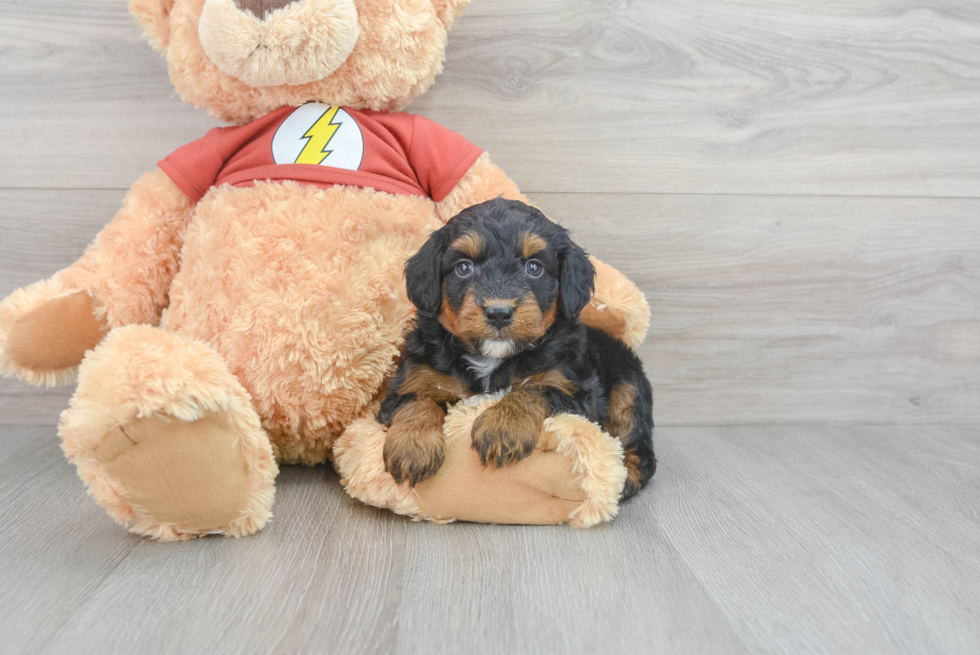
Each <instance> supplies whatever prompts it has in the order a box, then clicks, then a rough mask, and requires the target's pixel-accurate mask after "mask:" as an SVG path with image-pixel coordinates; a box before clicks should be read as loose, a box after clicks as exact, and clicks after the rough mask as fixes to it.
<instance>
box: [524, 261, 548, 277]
mask: <svg viewBox="0 0 980 655" xmlns="http://www.w3.org/2000/svg"><path fill="white" fill-rule="evenodd" d="M524 272H525V273H527V276H528V277H541V274H542V273H544V264H542V263H541V262H539V261H538V260H537V259H529V260H527V263H526V264H524Z"/></svg>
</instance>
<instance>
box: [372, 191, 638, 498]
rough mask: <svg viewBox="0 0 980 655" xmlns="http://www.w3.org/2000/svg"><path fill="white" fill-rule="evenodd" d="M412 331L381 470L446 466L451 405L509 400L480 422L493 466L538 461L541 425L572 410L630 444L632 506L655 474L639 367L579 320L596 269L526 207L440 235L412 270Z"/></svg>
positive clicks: (510, 207) (387, 414)
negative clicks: (533, 457)
mask: <svg viewBox="0 0 980 655" xmlns="http://www.w3.org/2000/svg"><path fill="white" fill-rule="evenodd" d="M405 274H406V278H407V283H408V297H409V299H410V300H411V301H412V303H414V305H415V306H416V308H417V309H418V315H417V319H416V328H415V330H414V331H412V332H411V333H410V334H409V335H408V338H407V343H406V348H405V355H404V358H403V360H402V363H401V366H400V367H399V369H398V373H397V375H396V376H395V378H394V379H393V380H392V381H391V384H390V385H389V388H388V396H387V398H386V399H385V401H384V403H383V404H382V406H381V410H380V411H379V412H378V421H379V422H381V423H383V424H385V425H388V426H389V427H388V436H387V439H386V441H385V447H384V459H385V466H386V468H387V470H388V472H389V473H391V475H392V476H393V477H394V478H395V481H396V482H399V483H400V482H403V481H404V480H406V479H407V480H409V481H410V482H411V483H412V484H413V485H414V484H417V483H418V482H421V481H422V480H424V479H426V478H427V477H429V476H431V475H433V474H434V473H435V472H436V471H438V470H439V467H440V466H441V465H442V461H443V458H444V450H445V442H444V437H443V433H442V423H443V419H444V418H445V414H446V407H447V405H449V404H451V403H454V402H456V401H457V400H459V399H461V398H468V397H471V396H475V395H479V394H493V393H497V394H506V395H503V398H502V399H501V400H500V401H499V402H498V403H497V404H496V405H494V406H492V407H491V408H490V409H488V410H487V411H486V412H484V413H483V414H481V415H480V416H479V418H477V420H476V422H475V423H474V424H473V432H472V438H473V447H474V448H475V449H476V450H477V452H479V454H480V457H481V459H482V460H483V462H484V464H488V463H491V462H492V463H494V464H495V465H496V466H504V465H505V464H508V463H510V462H515V461H517V460H519V459H521V458H523V457H526V456H528V455H530V454H531V453H532V452H533V451H534V446H535V441H536V440H537V437H538V434H539V432H540V430H541V427H542V423H543V422H544V420H545V419H546V418H547V417H549V416H551V415H554V414H562V413H572V414H579V415H581V416H584V417H586V418H588V419H589V420H590V421H593V422H595V423H597V424H599V425H602V426H603V427H604V428H605V430H606V431H607V432H608V433H609V434H611V435H612V436H614V437H616V438H618V439H620V440H621V441H622V443H623V448H624V452H625V463H626V467H627V470H628V478H627V482H626V487H625V489H624V491H623V496H624V497H629V496H632V495H633V494H635V493H636V492H637V491H639V490H640V488H641V487H642V486H643V485H644V484H646V482H647V481H648V480H649V479H650V477H651V476H652V475H653V473H654V470H655V469H656V459H655V458H654V454H653V434H652V433H653V400H652V396H651V391H650V383H649V382H648V381H647V379H646V376H645V375H644V373H643V365H642V364H641V362H640V360H639V358H638V357H637V356H636V355H635V354H634V353H633V352H632V351H631V350H630V349H629V348H628V347H627V346H625V345H624V344H623V343H621V342H619V341H617V340H615V339H613V338H612V337H610V336H608V335H606V334H605V333H604V332H601V331H599V330H594V329H592V328H588V327H586V326H584V325H582V324H581V323H580V322H579V314H580V313H581V311H582V309H583V308H584V307H585V305H586V303H588V301H589V299H590V298H591V297H592V292H593V288H594V278H595V270H594V269H593V267H592V264H591V262H590V261H589V259H588V257H587V256H586V254H585V252H584V251H583V250H582V249H581V248H580V247H578V246H577V245H575V244H574V243H572V240H571V239H570V238H569V236H568V231H567V230H565V229H564V228H562V227H560V226H558V225H556V224H555V223H552V222H551V221H550V220H548V219H547V218H546V217H545V216H544V214H542V213H541V212H540V211H538V210H537V209H534V208H532V207H529V206H528V205H526V204H524V203H521V202H517V201H511V200H503V199H497V200H491V201H489V202H485V203H483V204H480V205H476V206H473V207H470V208H469V209H466V210H464V211H463V212H461V213H460V214H459V215H458V216H456V217H455V218H453V219H451V220H450V221H449V222H448V223H447V224H446V225H445V227H443V228H442V229H440V230H438V231H436V232H435V233H433V235H432V236H431V237H430V239H429V240H428V241H427V242H426V243H425V245H424V246H423V247H422V249H421V250H420V251H419V252H418V254H416V255H415V256H414V257H412V258H411V259H410V260H409V261H408V264H407V265H406V267H405Z"/></svg>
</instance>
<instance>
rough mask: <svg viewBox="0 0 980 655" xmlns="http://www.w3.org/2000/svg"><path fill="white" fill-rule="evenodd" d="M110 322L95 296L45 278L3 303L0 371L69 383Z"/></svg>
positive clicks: (35, 380)
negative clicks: (98, 308) (96, 304)
mask: <svg viewBox="0 0 980 655" xmlns="http://www.w3.org/2000/svg"><path fill="white" fill-rule="evenodd" d="M107 330H108V326H107V325H106V322H105V320H104V319H101V318H98V317H97V316H96V311H95V307H94V304H93V301H92V298H91V296H89V295H88V294H87V293H85V292H84V291H81V292H72V291H71V290H69V289H67V288H65V286H64V285H62V284H61V283H59V282H58V281H57V280H45V281H43V282H38V283H36V284H32V285H31V286H29V287H26V288H24V289H20V290H18V291H15V292H14V293H12V294H11V295H10V296H9V297H8V298H6V299H5V300H4V301H3V302H2V303H0V373H3V374H5V375H12V376H15V377H17V378H19V379H21V380H23V381H25V382H28V383H30V384H44V385H49V386H53V385H57V384H66V383H69V382H71V381H72V380H73V379H74V378H75V371H76V369H77V368H78V364H79V363H80V362H81V361H82V357H83V356H84V355H85V351H87V350H89V349H91V348H94V347H95V346H96V345H97V344H98V343H99V341H101V340H102V337H104V336H105V333H106V331H107Z"/></svg>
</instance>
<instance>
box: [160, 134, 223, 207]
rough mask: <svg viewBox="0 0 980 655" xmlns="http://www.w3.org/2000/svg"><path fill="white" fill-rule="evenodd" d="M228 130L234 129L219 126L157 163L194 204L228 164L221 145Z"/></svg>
mask: <svg viewBox="0 0 980 655" xmlns="http://www.w3.org/2000/svg"><path fill="white" fill-rule="evenodd" d="M229 129H234V128H225V127H216V128H214V129H212V130H210V131H208V133H207V134H205V135H204V136H203V137H201V138H200V139H198V140H197V141H192V142H190V143H188V144H187V145H186V146H183V147H181V148H178V149H177V150H175V151H173V152H172V153H170V155H168V156H167V158H166V159H163V160H162V161H160V162H158V163H157V166H159V167H160V168H161V169H162V170H163V172H164V173H166V174H167V177H169V178H170V179H171V180H173V183H174V184H176V185H177V187H178V188H179V189H180V190H181V191H183V192H184V193H185V194H186V195H187V197H188V198H190V199H191V200H192V201H194V202H198V201H200V200H201V198H203V197H204V194H206V193H207V192H208V189H210V188H211V187H212V186H213V185H214V182H215V180H217V179H218V173H219V172H220V171H221V169H222V167H223V166H224V165H225V157H223V156H222V153H221V148H220V147H219V143H220V142H221V141H223V140H224V137H226V131H227V130H229Z"/></svg>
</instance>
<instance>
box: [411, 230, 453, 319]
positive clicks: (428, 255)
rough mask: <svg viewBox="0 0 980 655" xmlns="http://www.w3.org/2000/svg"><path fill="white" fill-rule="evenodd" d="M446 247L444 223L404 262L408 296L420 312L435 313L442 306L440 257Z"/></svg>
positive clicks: (446, 233)
mask: <svg viewBox="0 0 980 655" xmlns="http://www.w3.org/2000/svg"><path fill="white" fill-rule="evenodd" d="M448 247H449V225H444V226H443V227H441V228H439V229H438V230H436V231H435V232H433V233H432V236H430V237H429V240H428V241H426V242H425V243H424V244H423V245H422V248H421V249H420V250H419V251H418V252H417V253H415V255H414V256H412V258H411V259H409V260H408V263H407V264H405V284H406V287H407V290H408V299H409V300H410V301H412V304H413V305H415V308H416V309H418V310H419V311H420V312H427V313H430V314H434V313H436V312H438V311H439V308H440V306H441V305H442V257H443V255H444V254H445V253H446V249H447V248H448Z"/></svg>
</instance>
